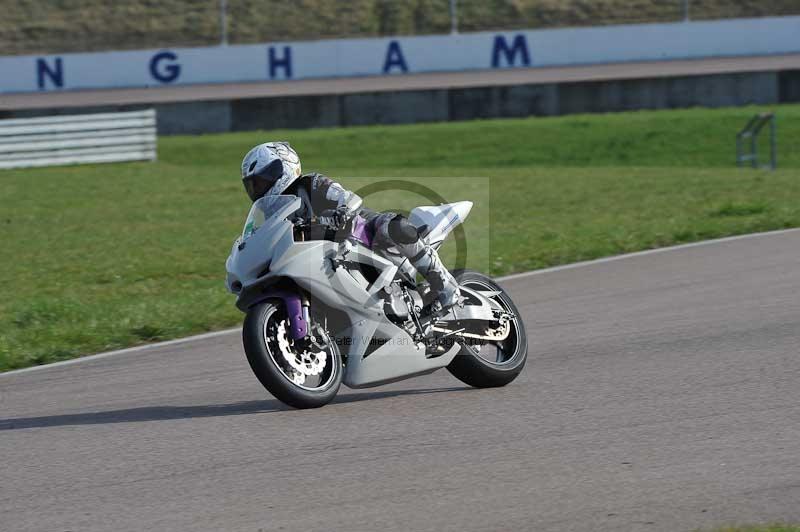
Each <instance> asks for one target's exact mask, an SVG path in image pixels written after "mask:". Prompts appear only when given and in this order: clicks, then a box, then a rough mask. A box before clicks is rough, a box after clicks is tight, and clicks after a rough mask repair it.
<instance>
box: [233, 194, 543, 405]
mask: <svg viewBox="0 0 800 532" xmlns="http://www.w3.org/2000/svg"><path fill="white" fill-rule="evenodd" d="M300 207H301V200H300V198H298V197H297V196H292V195H280V196H265V197H263V198H261V199H259V200H258V201H256V202H255V203H254V204H253V206H252V207H251V209H250V212H249V214H248V216H247V220H246V222H245V225H244V229H243V231H242V234H241V236H240V237H239V238H237V240H236V241H235V242H234V244H233V248H232V250H231V254H230V256H229V257H228V260H227V262H226V270H227V278H226V285H227V288H228V290H229V291H230V292H231V293H232V294H234V295H236V305H237V307H238V308H239V309H240V310H241V311H242V312H244V313H245V314H246V317H245V320H244V326H243V329H242V338H243V344H244V350H245V354H246V355H247V360H248V362H249V364H250V367H251V368H252V370H253V372H254V373H255V375H256V377H257V378H258V379H259V381H260V382H261V384H262V385H263V386H264V387H265V388H266V389H267V390H268V391H269V392H270V393H271V394H272V395H274V396H275V397H277V398H278V399H279V400H281V401H282V402H284V403H286V404H288V405H290V406H293V407H296V408H317V407H321V406H323V405H325V404H327V403H329V402H330V401H332V400H333V398H334V397H335V396H336V393H337V392H338V390H339V387H340V385H341V384H345V385H346V386H348V387H350V388H366V387H372V386H378V385H381V384H386V383H390V382H394V381H398V380H402V379H407V378H409V377H414V376H417V375H424V374H427V373H431V372H434V371H436V370H438V369H441V368H447V370H448V371H450V373H452V374H453V375H454V376H455V377H456V378H458V379H459V380H461V381H462V382H464V383H466V384H468V385H471V386H473V387H477V388H490V387H499V386H504V385H506V384H508V383H510V382H511V381H513V380H514V379H515V378H516V377H517V375H519V373H520V372H521V371H522V369H523V367H524V365H525V361H526V358H527V354H528V344H527V336H526V334H525V326H524V323H523V321H522V318H521V317H520V314H519V311H518V310H517V308H516V306H515V305H514V302H513V301H512V300H511V297H510V296H509V295H508V294H507V293H506V292H505V291H504V290H503V288H502V287H500V286H499V285H498V284H497V283H495V282H494V281H493V280H492V279H491V278H490V277H488V276H486V275H483V274H481V273H478V272H475V271H470V270H460V271H455V272H453V274H454V276H455V278H456V280H457V281H458V283H459V285H460V290H461V295H462V298H463V299H462V303H461V304H460V305H456V306H455V307H453V308H451V309H449V310H447V311H446V313H443V312H436V311H435V305H432V304H431V303H432V301H431V300H432V299H433V294H431V291H430V287H429V286H428V285H427V284H426V283H420V284H418V283H417V281H416V277H417V273H416V271H415V270H414V268H413V267H412V266H411V265H410V264H409V263H408V261H407V260H406V259H405V258H404V257H402V256H401V255H400V254H399V253H397V250H394V249H388V250H381V253H380V254H379V253H377V252H375V251H373V250H372V249H370V248H371V245H372V238H373V236H374V235H372V234H371V233H370V228H369V226H368V224H366V221H365V220H364V219H363V218H361V217H360V216H356V217H354V218H353V219H352V220H350V221H349V222H347V224H346V226H345V227H343V228H331V227H330V226H328V225H322V224H319V223H315V220H304V219H301V218H298V217H297V215H296V212H297V211H298V209H300ZM471 209H472V203H471V202H468V201H462V202H457V203H451V204H445V205H440V206H432V207H417V208H415V209H413V210H412V211H411V213H410V215H409V221H410V222H411V223H412V224H413V225H414V226H415V227H417V230H418V233H419V235H420V237H421V238H424V239H425V240H426V241H427V243H428V244H430V245H431V246H433V247H435V248H437V249H438V248H439V247H440V246H441V245H442V243H443V242H444V240H445V238H446V237H447V235H448V234H449V233H450V231H452V229H453V228H454V227H456V226H457V225H458V224H461V223H462V222H463V221H464V220H465V219H466V217H467V216H468V214H469V212H470V210H471ZM337 229H338V230H337Z"/></svg>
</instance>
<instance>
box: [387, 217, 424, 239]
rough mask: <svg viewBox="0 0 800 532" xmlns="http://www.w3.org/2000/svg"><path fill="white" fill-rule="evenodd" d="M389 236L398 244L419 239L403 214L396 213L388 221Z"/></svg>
mask: <svg viewBox="0 0 800 532" xmlns="http://www.w3.org/2000/svg"><path fill="white" fill-rule="evenodd" d="M389 238H391V239H392V240H394V241H395V242H397V243H398V244H413V243H415V242H417V241H418V240H419V234H418V233H417V228H416V227H414V226H413V225H411V222H409V221H408V219H407V218H406V217H405V216H401V215H398V216H395V217H394V218H392V221H390V222H389Z"/></svg>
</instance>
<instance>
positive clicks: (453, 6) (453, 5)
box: [450, 0, 458, 35]
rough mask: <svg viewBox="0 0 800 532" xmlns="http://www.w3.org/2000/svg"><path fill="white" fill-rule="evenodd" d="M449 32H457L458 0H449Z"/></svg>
mask: <svg viewBox="0 0 800 532" xmlns="http://www.w3.org/2000/svg"><path fill="white" fill-rule="evenodd" d="M450 33H452V34H453V35H455V34H456V33H458V0H450Z"/></svg>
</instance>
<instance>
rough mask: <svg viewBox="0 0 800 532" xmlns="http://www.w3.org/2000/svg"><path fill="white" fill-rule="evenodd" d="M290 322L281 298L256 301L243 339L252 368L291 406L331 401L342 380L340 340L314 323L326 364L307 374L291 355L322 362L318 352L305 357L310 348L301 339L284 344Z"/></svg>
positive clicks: (305, 406)
mask: <svg viewBox="0 0 800 532" xmlns="http://www.w3.org/2000/svg"><path fill="white" fill-rule="evenodd" d="M286 324H287V318H286V310H285V307H284V305H283V301H281V300H279V299H270V300H268V301H266V302H263V303H260V304H258V305H255V306H254V307H252V308H251V309H250V310H249V311H248V312H247V317H246V318H245V321H244V327H243V328H242V341H243V343H244V351H245V354H246V355H247V361H248V362H249V363H250V368H251V369H252V370H253V373H255V375H256V377H258V380H259V381H260V382H261V384H262V385H263V386H264V388H266V389H267V390H268V391H269V392H270V393H271V394H272V395H274V396H275V397H276V398H278V399H279V400H280V401H282V402H284V403H286V404H287V405H289V406H293V407H295V408H319V407H321V406H324V405H326V404H328V403H330V402H331V401H332V400H333V398H334V397H336V393H337V392H338V391H339V386H340V385H341V383H342V372H343V367H342V357H341V354H340V353H339V349H338V347H337V346H336V342H335V341H333V339H331V338H330V336H328V334H327V332H326V331H324V329H322V327H319V326H316V325H314V324H313V323H312V325H311V327H310V330H311V329H313V330H314V333H315V335H316V336H317V337H318V339H320V340H321V344H322V346H323V347H324V350H323V351H320V354H322V353H324V364H320V365H321V366H322V367H321V369H320V368H319V367H315V369H314V371H319V373H317V374H314V375H307V374H305V373H304V371H305V370H304V368H303V364H299V365H298V364H297V363H295V365H294V366H293V365H292V363H291V361H290V360H289V358H290V357H295V356H296V357H297V359H296V360H297V362H303V361H309V362H310V363H311V364H312V365H313V364H317V363H318V361H317V360H316V356H315V355H310V358H306V359H304V358H303V357H304V356H308V355H304V353H307V352H308V351H307V350H306V349H305V348H304V347H303V346H302V345H300V343H299V342H291V345H287V344H286V343H284V345H283V347H281V345H280V344H281V341H280V340H281V339H282V340H283V342H288V340H287V338H286V333H285V329H286ZM309 334H310V332H309ZM314 351H316V349H314ZM309 366H310V365H309ZM298 367H299V368H300V370H301V371H299V370H298V369H296V368H298Z"/></svg>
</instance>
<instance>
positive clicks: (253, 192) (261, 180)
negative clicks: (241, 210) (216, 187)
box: [242, 159, 283, 201]
mask: <svg viewBox="0 0 800 532" xmlns="http://www.w3.org/2000/svg"><path fill="white" fill-rule="evenodd" d="M282 175H283V162H282V161H281V160H280V159H275V160H274V161H272V162H271V163H269V164H268V165H267V166H266V167H264V169H263V170H261V171H260V172H258V173H257V174H253V175H250V176H247V177H245V178H244V179H243V180H242V182H243V184H244V189H245V191H246V192H247V195H248V196H250V200H251V201H256V200H257V199H258V198H260V197H262V196H263V195H264V194H266V193H267V192H269V189H271V188H272V185H274V184H275V182H276V181H277V180H278V179H280V178H281V176H282Z"/></svg>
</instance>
